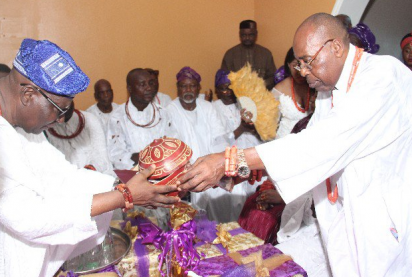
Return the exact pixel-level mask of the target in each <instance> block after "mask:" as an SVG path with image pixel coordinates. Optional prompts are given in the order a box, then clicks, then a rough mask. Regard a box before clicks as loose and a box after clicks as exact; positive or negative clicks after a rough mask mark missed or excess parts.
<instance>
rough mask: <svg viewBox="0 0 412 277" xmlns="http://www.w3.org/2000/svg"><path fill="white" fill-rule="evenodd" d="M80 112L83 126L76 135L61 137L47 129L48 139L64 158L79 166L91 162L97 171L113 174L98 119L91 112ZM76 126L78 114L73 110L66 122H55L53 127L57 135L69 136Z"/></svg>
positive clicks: (77, 124) (104, 137)
mask: <svg viewBox="0 0 412 277" xmlns="http://www.w3.org/2000/svg"><path fill="white" fill-rule="evenodd" d="M80 112H81V113H82V114H83V115H84V119H85V126H84V129H83V130H82V131H81V133H80V134H79V135H78V136H76V137H74V138H72V139H61V138H58V137H55V136H54V135H53V134H51V133H50V132H48V131H47V136H48V140H49V141H50V143H51V144H52V145H53V146H54V147H56V148H57V149H58V150H60V151H61V152H62V153H63V154H64V155H65V157H66V160H68V161H69V162H70V163H72V164H75V165H77V166H78V167H79V168H82V167H84V166H86V165H90V164H91V165H93V166H94V167H95V168H96V170H97V171H99V172H101V173H105V174H109V175H113V176H114V172H113V166H112V164H111V162H110V161H109V156H108V155H107V147H106V136H105V134H104V132H103V128H102V126H101V124H100V121H99V119H97V117H95V116H94V115H93V114H91V113H88V112H84V111H80ZM78 126H79V116H78V115H77V113H75V112H73V116H72V117H71V118H70V119H69V121H68V122H65V123H62V124H56V125H55V126H54V127H53V129H54V130H55V131H56V132H57V134H59V135H63V136H70V135H72V134H74V133H75V132H76V130H77V128H78Z"/></svg>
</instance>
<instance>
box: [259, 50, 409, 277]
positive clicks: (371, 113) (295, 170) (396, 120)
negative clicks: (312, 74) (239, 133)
mask: <svg viewBox="0 0 412 277" xmlns="http://www.w3.org/2000/svg"><path fill="white" fill-rule="evenodd" d="M354 55H355V47H354V46H352V45H351V46H350V51H349V54H348V57H347V59H346V62H345V66H344V68H343V71H342V73H341V76H340V78H339V81H338V83H337V84H336V88H337V90H335V91H334V93H333V105H334V107H333V108H331V104H332V98H331V92H319V93H318V97H317V100H316V111H315V114H314V115H313V116H312V120H311V122H310V123H309V124H310V126H309V127H308V128H307V129H305V130H303V131H302V132H301V133H299V134H292V135H289V136H287V137H285V138H283V139H279V140H276V141H273V142H270V143H267V144H262V145H259V146H257V147H256V150H257V152H258V154H259V156H260V157H261V159H262V161H263V162H264V164H265V166H266V169H267V171H268V173H269V174H270V176H271V177H272V178H273V179H274V180H275V181H276V186H277V188H278V190H279V192H280V194H281V196H282V198H283V199H284V200H285V202H286V203H289V202H291V201H292V200H294V199H295V198H297V197H298V196H299V195H301V194H303V193H305V192H307V191H309V190H311V189H313V197H314V202H315V206H316V214H317V218H318V221H319V225H320V228H321V234H322V239H323V242H324V245H325V247H326V250H327V255H328V258H329V262H330V265H331V269H332V273H333V275H334V276H408V275H410V272H411V271H412V260H411V258H410V257H412V245H411V237H410V234H412V218H411V211H412V201H411V197H412V192H411V188H412V184H411V183H412V170H410V169H411V168H412V128H411V118H412V72H411V71H410V70H408V69H407V68H406V67H405V66H404V65H403V64H402V63H400V62H399V61H398V60H396V59H395V58H393V57H390V56H377V55H371V54H368V53H364V54H363V56H362V59H361V62H360V65H359V68H358V70H357V73H356V76H355V78H354V81H353V84H352V87H351V89H350V91H349V92H348V93H346V89H347V83H348V79H349V75H350V71H351V68H352V62H353V58H354ZM329 176H332V178H331V179H332V184H336V183H337V186H338V189H339V198H338V201H337V202H336V204H334V205H333V204H331V203H330V202H329V201H328V198H327V193H326V186H325V182H324V180H325V179H326V178H328V177H329ZM333 188H334V187H332V191H333ZM391 228H395V229H396V230H397V236H398V239H397V238H395V236H394V235H393V234H392V232H391Z"/></svg>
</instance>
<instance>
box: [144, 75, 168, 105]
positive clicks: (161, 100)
mask: <svg viewBox="0 0 412 277" xmlns="http://www.w3.org/2000/svg"><path fill="white" fill-rule="evenodd" d="M145 70H146V71H147V72H149V74H150V75H152V76H153V77H155V78H156V91H157V93H156V97H155V98H154V99H153V101H154V102H156V103H157V104H159V105H160V106H162V107H163V108H166V107H167V105H169V104H170V102H172V99H171V98H170V96H169V95H167V94H165V93H163V92H160V91H159V70H154V69H151V68H145Z"/></svg>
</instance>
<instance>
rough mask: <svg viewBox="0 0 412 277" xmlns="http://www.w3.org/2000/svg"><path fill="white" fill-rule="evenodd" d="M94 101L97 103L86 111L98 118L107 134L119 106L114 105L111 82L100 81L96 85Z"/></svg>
mask: <svg viewBox="0 0 412 277" xmlns="http://www.w3.org/2000/svg"><path fill="white" fill-rule="evenodd" d="M94 99H96V101H97V103H96V104H94V105H92V106H90V107H89V108H88V109H87V110H86V111H87V112H89V113H92V114H94V115H95V116H97V118H98V119H99V120H100V122H101V123H102V126H103V131H104V133H105V134H106V133H107V124H108V122H109V119H110V116H111V115H112V112H113V111H114V110H115V109H116V108H117V107H118V106H119V105H118V104H116V103H113V89H112V85H111V84H110V82H109V81H107V80H105V79H100V80H99V81H97V82H96V83H95V84H94Z"/></svg>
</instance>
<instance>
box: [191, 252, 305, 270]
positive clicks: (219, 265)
mask: <svg viewBox="0 0 412 277" xmlns="http://www.w3.org/2000/svg"><path fill="white" fill-rule="evenodd" d="M259 250H262V257H263V259H267V258H269V257H271V256H273V255H280V254H283V253H282V251H280V250H279V249H277V248H275V247H274V246H273V245H271V244H264V245H260V246H256V247H252V248H249V249H246V250H241V251H239V253H240V254H241V255H242V256H243V257H246V256H248V255H250V254H252V253H254V252H257V251H259ZM238 266H239V265H238V264H237V263H236V262H235V261H234V260H232V258H230V257H229V256H227V255H222V256H218V257H213V258H208V259H204V260H201V261H200V263H199V265H198V267H197V269H196V270H194V272H195V273H196V274H197V275H200V276H203V277H207V276H210V275H222V274H224V273H227V272H228V271H229V272H230V270H234V269H235V268H236V267H238ZM270 276H271V277H275V276H276V277H294V276H296V277H297V276H303V277H307V273H306V271H305V270H304V269H303V268H302V267H301V266H299V265H298V264H297V263H295V262H294V261H292V260H290V261H287V262H285V263H283V264H282V265H280V266H278V267H277V268H275V269H273V270H271V271H270Z"/></svg>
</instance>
